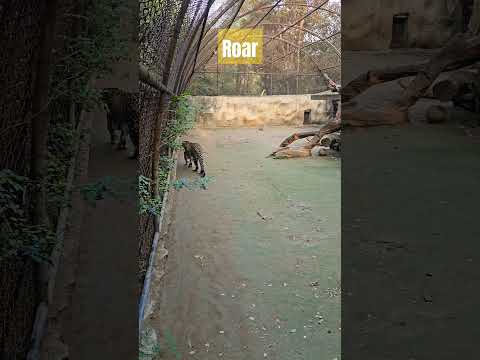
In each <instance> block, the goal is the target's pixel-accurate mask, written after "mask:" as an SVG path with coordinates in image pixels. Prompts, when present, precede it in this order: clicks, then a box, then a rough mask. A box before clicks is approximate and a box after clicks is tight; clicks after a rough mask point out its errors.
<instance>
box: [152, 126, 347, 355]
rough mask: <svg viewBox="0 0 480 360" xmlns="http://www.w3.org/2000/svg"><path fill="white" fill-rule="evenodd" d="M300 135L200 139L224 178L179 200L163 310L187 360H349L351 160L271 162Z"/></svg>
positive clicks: (200, 135) (242, 133) (223, 133)
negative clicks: (345, 214) (345, 176)
mask: <svg viewBox="0 0 480 360" xmlns="http://www.w3.org/2000/svg"><path fill="white" fill-rule="evenodd" d="M298 130H299V129H294V128H266V129H265V131H258V130H257V129H224V130H220V129H219V130H200V129H199V130H196V131H193V132H192V133H191V134H190V136H189V137H188V138H189V139H192V140H194V141H198V142H200V143H201V144H202V145H203V146H204V148H205V149H206V152H207V155H208V157H207V175H209V176H212V177H214V179H213V182H211V183H210V185H209V187H208V189H207V190H197V191H189V190H186V189H182V190H179V191H178V192H177V194H176V210H175V220H174V224H173V226H172V228H173V229H174V231H173V233H172V235H171V239H170V241H169V242H170V243H169V251H170V256H169V262H168V273H167V275H166V280H165V282H166V286H165V289H164V290H163V299H162V301H161V302H160V303H161V305H159V309H158V310H156V311H157V313H158V320H157V323H156V324H157V326H156V327H157V328H158V329H160V334H161V335H163V336H164V335H165V334H171V335H173V337H174V338H175V342H176V346H177V348H178V349H179V351H180V352H181V354H182V357H181V358H182V359H183V358H192V359H202V360H203V359H220V358H224V359H231V360H236V359H245V360H247V359H249V360H257V359H264V358H266V359H279V360H293V359H304V360H333V359H335V358H337V359H340V331H341V329H340V200H341V198H340V161H339V160H338V159H329V158H322V159H319V158H308V159H290V160H273V159H266V158H265V155H267V154H268V153H269V152H271V150H272V148H274V147H275V145H276V144H278V143H280V142H281V140H283V138H285V137H286V136H288V135H290V134H291V133H292V132H294V131H298ZM179 159H180V160H179V165H178V170H177V178H181V177H188V178H192V177H194V176H195V175H194V173H193V172H191V170H190V169H186V168H185V167H184V165H183V156H182V154H180V156H179ZM312 284H313V286H312ZM168 356H171V355H168V354H167V355H166V356H165V358H168ZM173 358H175V357H172V359H173Z"/></svg>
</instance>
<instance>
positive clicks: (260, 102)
mask: <svg viewBox="0 0 480 360" xmlns="http://www.w3.org/2000/svg"><path fill="white" fill-rule="evenodd" d="M192 101H193V103H194V104H195V105H196V106H197V108H198V115H197V122H198V126H200V127H206V128H214V127H257V126H261V125H273V126H275V125H293V126H298V125H302V124H303V118H304V111H305V110H310V117H311V120H312V122H314V123H322V122H324V121H326V120H327V117H328V114H329V110H330V106H331V105H330V103H329V101H326V100H311V99H310V95H273V96H193V97H192Z"/></svg>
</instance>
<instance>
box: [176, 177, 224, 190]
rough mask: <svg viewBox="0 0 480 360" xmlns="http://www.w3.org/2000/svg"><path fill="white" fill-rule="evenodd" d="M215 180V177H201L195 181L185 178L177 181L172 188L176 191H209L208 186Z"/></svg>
mask: <svg viewBox="0 0 480 360" xmlns="http://www.w3.org/2000/svg"><path fill="white" fill-rule="evenodd" d="M214 180H215V178H214V177H213V176H205V177H199V178H196V179H195V180H190V179H187V178H185V177H182V178H180V179H177V180H175V181H174V182H173V184H172V186H173V187H174V188H175V190H180V189H183V188H186V189H188V190H199V189H203V190H207V188H208V184H210V183H211V182H213V181H214Z"/></svg>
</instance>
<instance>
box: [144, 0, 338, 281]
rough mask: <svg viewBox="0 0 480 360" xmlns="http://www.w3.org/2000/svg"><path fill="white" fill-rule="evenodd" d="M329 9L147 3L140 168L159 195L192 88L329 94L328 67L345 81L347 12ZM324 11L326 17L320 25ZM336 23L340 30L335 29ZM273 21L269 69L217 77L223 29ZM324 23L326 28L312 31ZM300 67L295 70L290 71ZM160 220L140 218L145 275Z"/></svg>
mask: <svg viewBox="0 0 480 360" xmlns="http://www.w3.org/2000/svg"><path fill="white" fill-rule="evenodd" d="M327 3H328V1H324V0H317V1H313V2H312V3H305V4H301V3H300V4H298V3H287V2H285V1H282V0H275V1H274V0H266V1H260V2H248V3H247V2H245V1H244V0H227V1H220V0H215V1H214V0H140V26H139V32H140V34H139V40H140V41H139V47H140V49H139V50H140V51H139V54H140V57H139V61H140V64H141V66H144V67H145V71H146V72H148V73H149V75H148V76H147V77H148V79H149V81H146V80H145V79H143V80H142V81H141V84H140V86H139V89H140V92H139V104H140V106H141V111H140V139H141V141H140V159H139V169H140V175H141V176H144V177H146V178H149V179H152V181H151V185H152V188H151V189H150V191H151V192H152V194H153V195H159V194H158V188H157V185H158V184H157V176H158V171H159V158H160V156H161V155H162V154H167V153H168V149H166V148H165V147H164V146H163V145H162V138H163V137H164V136H165V133H164V130H165V129H166V128H167V127H168V126H169V121H170V120H172V118H171V116H172V114H173V113H172V111H173V110H174V109H173V108H172V105H171V100H172V98H173V97H174V96H176V95H179V94H182V93H183V92H184V90H186V89H188V90H193V93H194V94H197V95H262V94H263V95H277V94H278V95H280V94H282V95H283V94H306V93H316V92H321V91H323V90H326V84H325V81H324V80H323V77H322V75H321V71H322V69H330V70H329V71H330V75H331V77H332V78H334V79H340V75H339V66H338V65H339V61H338V59H339V50H338V48H339V44H340V37H339V24H340V21H339V13H338V9H323V7H324V6H325V5H328V4H327ZM320 9H321V10H323V12H322V14H324V15H325V16H323V17H321V18H319V19H313V17H314V16H315V15H316V14H318V10H320ZM272 17H274V19H273V20H275V19H276V20H275V21H273V20H272V19H271V18H272ZM279 19H280V20H279ZM308 19H311V20H308ZM332 19H334V21H335V22H336V26H333V27H332V26H329V21H330V20H332ZM277 20H278V21H277ZM292 20H294V21H293V22H292ZM267 21H270V22H271V23H272V24H270V25H269V27H266V28H265V29H264V31H265V35H266V39H267V41H268V42H270V43H271V44H270V45H269V47H268V48H265V49H267V50H266V51H265V53H266V56H267V58H266V60H267V61H266V63H265V64H264V65H262V66H257V67H254V68H253V73H252V74H250V73H244V74H240V73H236V74H231V73H222V74H217V73H218V69H217V71H214V72H213V73H212V72H211V71H210V73H209V70H211V67H212V66H215V64H216V57H215V54H216V48H217V41H218V37H217V36H218V35H217V34H218V30H219V29H229V28H233V27H239V26H242V27H250V28H255V27H257V26H263V25H264V24H266V23H267ZM290 22H292V24H293V25H292V24H290ZM317 23H318V24H320V25H319V26H318V29H316V28H315V29H313V30H312V29H306V28H304V26H308V25H315V24H317ZM282 24H284V25H282ZM289 24H290V25H289ZM279 25H281V26H279ZM299 26H301V28H300V29H299V28H298V27H299ZM285 34H288V36H286V35H285ZM285 38H286V39H285ZM325 42H327V45H326V44H325ZM279 44H280V45H281V46H280V45H279ZM292 49H293V51H292ZM279 55H281V56H279ZM292 59H294V60H292ZM279 60H281V61H279ZM292 61H293V64H294V66H293V68H292V69H289V68H288V67H285V66H286V65H285V64H287V65H288V66H290V65H289V64H290V63H291V62H292ZM300 67H301V68H302V71H299V69H300ZM285 69H289V70H288V71H286V70H285ZM202 71H203V73H202ZM173 116H174V114H173ZM160 195H161V194H160ZM153 219H154V215H153V214H143V215H141V218H140V228H139V263H140V274H141V275H142V274H143V273H144V271H145V267H146V264H147V262H148V254H149V253H150V250H151V246H152V242H153V233H154V229H153V226H154V220H153ZM141 277H142V276H141Z"/></svg>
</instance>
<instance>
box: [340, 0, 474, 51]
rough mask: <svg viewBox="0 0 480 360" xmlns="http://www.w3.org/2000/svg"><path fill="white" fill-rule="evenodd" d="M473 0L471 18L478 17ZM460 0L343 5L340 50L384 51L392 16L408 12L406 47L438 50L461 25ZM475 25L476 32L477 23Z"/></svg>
mask: <svg viewBox="0 0 480 360" xmlns="http://www.w3.org/2000/svg"><path fill="white" fill-rule="evenodd" d="M479 2H480V1H479V0H475V5H474V14H473V18H474V19H478V17H479V9H478V8H479ZM458 5H459V0H447V1H429V0H390V1H388V5H387V4H386V2H385V1H382V0H363V1H349V2H345V4H343V6H342V20H343V21H342V24H343V26H342V48H343V49H345V50H383V49H388V48H390V42H391V40H392V23H393V16H394V15H397V14H401V13H408V25H407V27H408V30H407V33H408V40H407V47H418V48H437V47H441V46H442V45H443V44H444V43H445V42H446V41H447V40H448V39H449V38H450V37H451V36H452V34H453V33H454V32H456V31H458V30H459V26H460V25H459V24H461V16H462V15H461V10H460V7H459V6H458ZM473 23H474V24H477V25H475V26H476V27H477V29H478V20H477V21H476V22H475V21H473Z"/></svg>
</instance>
